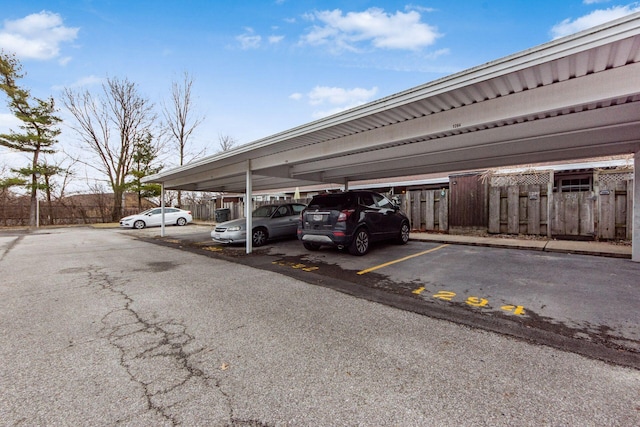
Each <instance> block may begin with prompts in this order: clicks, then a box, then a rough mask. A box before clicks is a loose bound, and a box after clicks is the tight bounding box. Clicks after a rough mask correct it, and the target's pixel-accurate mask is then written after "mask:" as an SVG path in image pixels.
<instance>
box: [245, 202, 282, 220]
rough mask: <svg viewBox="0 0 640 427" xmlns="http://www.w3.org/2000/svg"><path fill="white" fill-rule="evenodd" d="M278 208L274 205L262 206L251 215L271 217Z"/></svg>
mask: <svg viewBox="0 0 640 427" xmlns="http://www.w3.org/2000/svg"><path fill="white" fill-rule="evenodd" d="M277 208H278V207H277V206H272V205H269V206H260V207H259V208H258V209H256V210H255V211H253V213H252V214H251V216H253V217H259V218H269V217H270V216H271V215H272V214H273V212H274V211H275V210H276V209H277Z"/></svg>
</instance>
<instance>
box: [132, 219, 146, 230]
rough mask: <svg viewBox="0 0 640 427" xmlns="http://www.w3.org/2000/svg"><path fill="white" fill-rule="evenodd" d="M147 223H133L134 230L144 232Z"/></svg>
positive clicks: (139, 221) (138, 221)
mask: <svg viewBox="0 0 640 427" xmlns="http://www.w3.org/2000/svg"><path fill="white" fill-rule="evenodd" d="M145 225H146V224H145V223H144V221H143V220H141V219H139V220H137V221H136V222H134V223H133V228H135V229H137V230H142V229H143V228H144V227H145Z"/></svg>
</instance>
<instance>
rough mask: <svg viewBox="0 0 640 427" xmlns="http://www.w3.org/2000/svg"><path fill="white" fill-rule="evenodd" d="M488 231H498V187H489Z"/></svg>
mask: <svg viewBox="0 0 640 427" xmlns="http://www.w3.org/2000/svg"><path fill="white" fill-rule="evenodd" d="M489 233H500V187H491V188H490V189H489Z"/></svg>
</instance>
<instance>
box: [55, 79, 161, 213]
mask: <svg viewBox="0 0 640 427" xmlns="http://www.w3.org/2000/svg"><path fill="white" fill-rule="evenodd" d="M63 102H64V104H65V106H66V107H67V108H68V109H69V111H70V112H71V114H72V115H73V116H74V117H75V119H76V122H77V124H76V125H75V126H74V127H73V128H74V130H76V132H77V133H78V134H79V135H80V138H81V140H82V141H83V142H84V143H85V144H86V146H87V147H88V148H89V149H90V151H91V152H92V153H93V154H94V155H95V156H97V158H98V159H99V162H98V164H97V165H94V167H95V168H96V169H97V170H98V171H99V172H101V173H103V174H104V175H106V176H107V178H108V181H109V184H110V186H111V189H112V190H113V193H114V201H113V209H112V211H111V219H112V220H113V221H117V220H118V219H119V218H120V216H121V214H122V199H123V195H124V192H125V189H126V185H127V183H126V177H127V175H128V174H129V173H130V171H131V168H132V164H133V156H134V153H135V147H136V143H137V142H138V141H140V140H142V139H144V138H146V137H147V136H148V135H149V134H151V129H152V127H153V124H154V122H155V120H156V115H155V114H154V113H153V104H152V103H150V102H149V100H148V99H146V98H144V97H142V96H141V95H140V93H139V92H138V88H137V86H136V84H134V83H132V82H130V81H129V80H128V79H126V78H125V79H123V80H119V79H117V78H108V79H107V82H106V83H105V84H103V85H102V93H101V94H100V95H99V96H94V95H92V94H91V93H89V91H85V92H74V91H72V90H70V89H65V91H64V94H63Z"/></svg>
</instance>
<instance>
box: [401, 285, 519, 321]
mask: <svg viewBox="0 0 640 427" xmlns="http://www.w3.org/2000/svg"><path fill="white" fill-rule="evenodd" d="M425 290H426V288H425V287H424V286H420V287H419V288H417V289H414V290H413V291H411V292H412V293H414V294H416V295H422V293H423V292H424V291H425ZM457 296H458V294H456V293H455V292H451V291H438V292H436V293H435V294H433V295H431V297H432V298H434V299H439V300H442V301H447V302H452V301H453V300H454V299H455V298H456V297H457ZM464 302H465V304H467V305H470V306H471V307H483V308H490V307H491V305H490V304H489V300H488V299H487V298H480V297H476V296H470V297H468V298H467V299H466V300H465V301H464ZM500 310H504V311H508V312H509V313H513V314H515V315H518V316H523V315H526V311H525V309H524V307H523V306H521V305H503V306H501V307H500Z"/></svg>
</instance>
